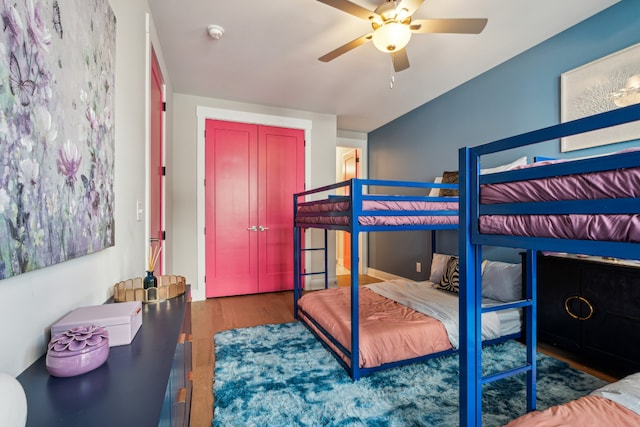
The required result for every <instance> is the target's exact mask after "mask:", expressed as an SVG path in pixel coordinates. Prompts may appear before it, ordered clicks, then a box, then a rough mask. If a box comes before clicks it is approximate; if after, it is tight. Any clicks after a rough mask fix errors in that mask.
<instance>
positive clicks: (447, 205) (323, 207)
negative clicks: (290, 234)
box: [296, 199, 458, 225]
mask: <svg viewBox="0 0 640 427" xmlns="http://www.w3.org/2000/svg"><path fill="white" fill-rule="evenodd" d="M349 208H350V202H349V201H346V200H331V199H329V200H320V201H315V202H309V203H305V204H302V205H300V206H299V208H298V215H296V223H298V224H332V225H348V224H349V222H350V219H349ZM362 209H363V210H364V211H399V212H398V216H375V215H371V214H367V215H361V216H360V217H359V218H358V222H359V223H360V225H425V224H457V223H458V215H457V214H455V215H407V214H406V213H407V212H411V211H444V210H447V211H449V210H450V211H457V210H458V202H457V199H456V201H455V202H427V201H393V200H391V201H388V200H364V201H363V202H362ZM329 214H332V215H329ZM341 214H342V215H341Z"/></svg>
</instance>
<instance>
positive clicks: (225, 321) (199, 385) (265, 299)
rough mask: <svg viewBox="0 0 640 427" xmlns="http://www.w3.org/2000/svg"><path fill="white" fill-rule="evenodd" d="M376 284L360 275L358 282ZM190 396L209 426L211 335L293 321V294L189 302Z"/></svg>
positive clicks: (196, 414)
mask: <svg viewBox="0 0 640 427" xmlns="http://www.w3.org/2000/svg"><path fill="white" fill-rule="evenodd" d="M377 281H379V280H378V279H375V278H373V277H369V276H361V278H360V283H361V284H367V283H374V282H377ZM338 286H349V276H338ZM191 309H192V329H193V333H192V339H193V395H192V405H191V426H192V427H210V426H211V422H212V420H213V393H212V390H213V368H214V364H215V357H214V349H213V336H214V335H215V334H216V333H217V332H220V331H224V330H228V329H235V328H246V327H250V326H258V325H264V324H275V323H286V322H293V321H294V319H293V292H291V291H287V292H274V293H268V294H257V295H244V296H235V297H225V298H212V299H208V300H206V301H194V302H193V303H192V308H191ZM539 349H540V351H542V352H543V353H545V354H548V355H550V356H554V357H557V358H559V359H562V360H565V361H567V362H568V363H570V364H571V365H572V366H573V367H575V368H576V369H580V370H583V371H586V372H589V373H591V374H592V375H595V376H597V377H600V378H602V379H604V380H607V381H613V380H615V378H612V377H609V376H607V375H604V374H602V373H600V372H598V371H595V370H592V369H589V368H588V367H587V366H584V365H581V364H578V363H575V362H574V361H573V360H572V359H571V358H570V357H569V356H568V355H566V354H561V353H559V352H558V351H557V350H556V349H554V348H552V347H548V346H540V347H539Z"/></svg>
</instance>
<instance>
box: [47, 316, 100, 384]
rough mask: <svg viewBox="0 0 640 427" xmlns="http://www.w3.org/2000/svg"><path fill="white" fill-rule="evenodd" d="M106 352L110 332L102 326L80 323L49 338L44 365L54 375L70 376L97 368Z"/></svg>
mask: <svg viewBox="0 0 640 427" xmlns="http://www.w3.org/2000/svg"><path fill="white" fill-rule="evenodd" d="M108 356H109V332H108V331H107V330H106V329H105V328H103V327H101V326H93V325H92V326H79V327H77V328H72V329H69V330H67V331H65V332H63V333H61V334H57V335H55V336H54V337H53V338H51V341H50V342H49V346H48V351H47V357H46V365H47V370H48V371H49V373H50V374H51V375H53V376H54V377H71V376H75V375H80V374H84V373H85V372H89V371H92V370H94V369H96V368H97V367H99V366H101V365H102V364H103V363H104V362H105V361H106V360H107V357H108Z"/></svg>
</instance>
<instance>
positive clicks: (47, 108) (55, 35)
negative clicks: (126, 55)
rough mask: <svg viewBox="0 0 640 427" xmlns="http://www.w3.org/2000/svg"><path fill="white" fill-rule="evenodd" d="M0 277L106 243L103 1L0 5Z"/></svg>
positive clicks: (109, 200)
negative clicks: (0, 30)
mask: <svg viewBox="0 0 640 427" xmlns="http://www.w3.org/2000/svg"><path fill="white" fill-rule="evenodd" d="M0 14H1V16H2V32H1V33H0V279H2V278H7V277H11V276H15V275H17V274H21V273H24V272H27V271H31V270H35V269H38V268H42V267H46V266H49V265H53V264H56V263H59V262H63V261H66V260H69V259H72V258H75V257H79V256H82V255H86V254H89V253H92V252H96V251H99V250H101V249H104V248H107V247H109V246H113V245H114V231H115V230H114V193H113V181H114V132H115V129H114V126H113V115H114V78H115V45H116V43H115V36H116V19H115V15H114V14H113V11H112V10H111V8H110V6H109V3H108V0H2V3H1V4H0Z"/></svg>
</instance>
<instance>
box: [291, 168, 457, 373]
mask: <svg viewBox="0 0 640 427" xmlns="http://www.w3.org/2000/svg"><path fill="white" fill-rule="evenodd" d="M457 187H458V185H457V184H442V183H424V182H409V181H388V180H370V179H358V178H353V179H350V180H348V181H344V182H340V183H336V184H332V185H327V186H324V187H319V188H315V189H312V190H308V191H304V192H301V193H297V194H294V195H293V209H294V317H295V318H296V319H299V320H301V321H302V322H303V324H305V326H307V327H308V328H309V329H310V330H311V331H312V332H313V333H314V334H315V335H316V336H317V337H318V338H319V339H320V341H321V342H323V344H325V346H326V347H327V348H328V349H329V350H330V351H332V352H333V353H334V355H335V356H336V359H337V360H338V361H339V362H340V363H341V364H342V366H343V367H344V368H345V369H346V370H347V372H348V373H349V375H350V376H351V377H352V378H353V379H354V380H356V379H358V378H360V377H361V376H363V375H368V374H369V373H371V372H374V371H376V370H379V369H384V368H389V367H393V366H398V365H400V364H403V363H410V362H415V361H417V359H420V358H417V359H414V360H411V361H404V362H403V361H396V362H394V363H387V364H384V365H383V366H374V367H361V366H360V363H359V359H360V329H361V328H360V316H359V309H360V300H361V295H360V292H361V290H360V286H359V277H358V271H359V259H358V253H359V249H360V248H359V238H358V237H359V235H360V233H363V232H378V231H407V230H430V231H431V232H432V235H431V245H432V252H435V244H436V236H435V232H436V231H437V230H455V229H457V227H458V198H457V197H440V196H437V197H431V196H428V194H429V193H430V192H431V189H433V188H440V189H444V190H457ZM381 191H386V192H387V194H375V193H379V192H381ZM389 192H391V193H396V194H388V193H389ZM398 193H404V194H398ZM306 229H322V230H324V245H323V246H320V247H313V248H309V247H305V242H304V238H303V237H304V230H306ZM329 230H341V231H346V232H348V233H350V236H351V239H350V251H351V254H352V260H351V280H350V282H351V286H350V292H349V295H348V299H349V302H348V304H349V309H350V310H349V311H350V313H349V314H350V315H349V317H350V321H351V325H352V326H353V327H351V328H350V337H349V340H348V341H349V342H348V343H340V342H338V341H337V340H336V339H335V338H334V337H333V336H332V335H331V333H330V332H329V331H327V330H326V329H325V328H324V327H322V325H320V324H319V323H318V322H317V320H316V319H315V318H314V317H313V316H311V315H309V314H308V313H306V314H305V313H304V312H303V311H302V310H301V309H300V308H299V306H298V301H299V300H300V298H301V296H302V291H303V290H304V286H305V279H306V278H307V277H309V276H314V275H323V276H324V287H325V289H328V287H329V286H328V275H327V272H328V250H327V243H328V237H327V236H328V231H329ZM310 251H322V252H323V254H324V270H322V271H313V272H307V271H305V269H304V266H303V265H302V263H303V262H304V254H306V253H309V252H310ZM367 299H370V295H367ZM414 320H417V321H422V320H423V319H414Z"/></svg>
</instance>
